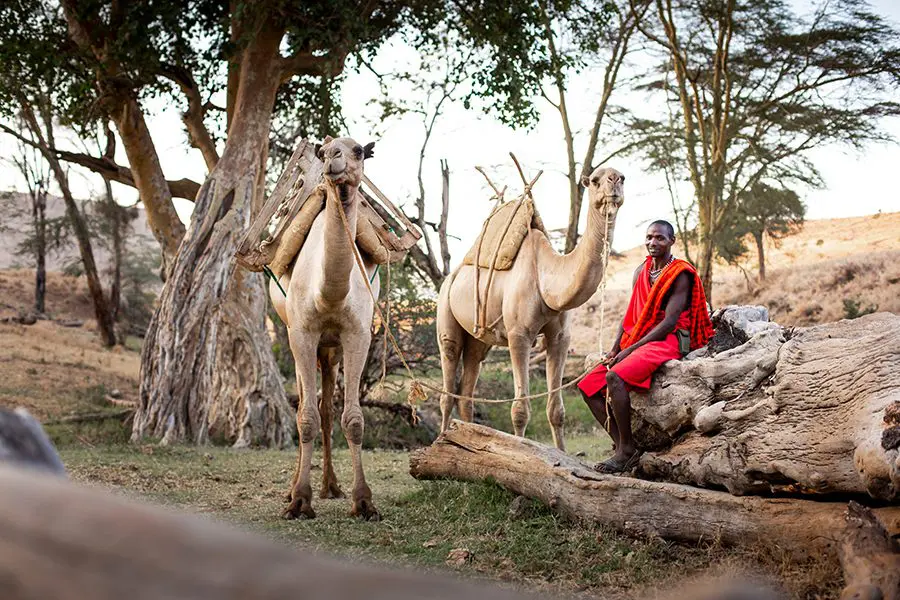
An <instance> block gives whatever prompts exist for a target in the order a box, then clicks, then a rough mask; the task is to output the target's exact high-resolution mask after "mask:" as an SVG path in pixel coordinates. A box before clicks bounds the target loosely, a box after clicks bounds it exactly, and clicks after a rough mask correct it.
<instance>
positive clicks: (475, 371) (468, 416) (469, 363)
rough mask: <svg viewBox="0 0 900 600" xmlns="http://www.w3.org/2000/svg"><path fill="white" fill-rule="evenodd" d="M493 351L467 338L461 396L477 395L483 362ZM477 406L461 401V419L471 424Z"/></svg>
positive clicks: (488, 346) (470, 337)
mask: <svg viewBox="0 0 900 600" xmlns="http://www.w3.org/2000/svg"><path fill="white" fill-rule="evenodd" d="M490 349H491V347H490V345H488V344H485V343H484V342H482V341H480V340H477V339H475V338H474V337H472V336H467V337H466V341H465V347H464V348H463V358H462V363H463V372H462V380H461V381H460V385H459V395H460V396H472V395H473V394H474V393H475V384H476V383H478V375H479V374H480V373H481V362H482V361H483V360H484V358H485V357H486V356H487V353H488V351H489V350H490ZM474 408H475V404H474V402H472V401H471V400H459V418H460V419H462V420H463V421H465V422H466V423H471V422H472V419H473V417H474V414H473V413H474Z"/></svg>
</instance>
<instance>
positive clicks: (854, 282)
mask: <svg viewBox="0 0 900 600" xmlns="http://www.w3.org/2000/svg"><path fill="white" fill-rule="evenodd" d="M898 231H900V213H880V214H877V215H871V216H867V217H852V218H846V219H821V220H813V221H807V222H806V224H805V225H804V227H803V229H801V230H800V231H799V232H798V233H796V234H794V235H792V236H789V237H787V238H785V239H783V240H781V241H780V242H778V243H777V244H776V243H774V242H772V241H771V240H767V243H766V270H767V275H768V276H767V279H766V281H765V282H763V283H758V282H757V281H756V273H757V268H758V265H757V260H756V253H755V251H753V252H751V254H750V255H749V256H748V258H747V259H746V260H745V261H744V263H742V264H741V265H740V266H730V265H726V264H724V263H719V264H717V265H716V267H715V270H714V272H713V273H714V274H713V283H714V285H713V304H714V305H715V306H722V305H725V304H762V305H765V306H768V307H769V311H770V316H771V318H772V320H774V321H777V322H778V323H781V324H782V325H810V324H813V323H824V322H828V321H836V320H839V319H842V318H844V317H845V316H846V315H847V314H848V311H850V312H852V310H854V307H856V310H865V309H867V308H874V307H876V306H877V310H879V311H888V312H895V313H900V235H898ZM675 255H676V256H679V257H682V256H683V249H682V248H681V246H680V245H679V246H678V247H676V250H675ZM645 256H646V250H645V249H644V248H643V247H642V246H639V247H636V248H632V249H630V250H628V251H626V252H624V253H622V254H621V255H620V256H617V257H614V258H613V259H612V260H610V265H609V270H608V272H607V279H606V294H605V295H601V294H600V290H598V292H597V293H596V294H594V296H593V297H592V298H591V299H590V300H589V301H588V302H587V303H586V304H585V305H584V306H582V307H580V308H579V309H577V310H575V311H574V314H573V318H572V323H573V327H572V350H573V351H574V352H576V353H579V354H584V353H587V352H594V351H596V350H597V349H598V345H599V344H598V342H599V331H600V322H601V319H600V315H601V312H603V313H604V318H603V331H604V336H603V337H604V346H608V345H609V344H610V343H611V341H612V338H613V337H614V335H615V331H616V328H617V327H618V323H619V320H620V319H621V318H622V314H623V313H624V311H625V305H626V302H627V299H628V294H629V293H630V288H631V282H632V277H633V274H634V269H635V268H636V267H637V265H639V264H640V263H641V261H642V260H643V259H644V257H645ZM742 269H743V271H742ZM745 273H746V275H745ZM601 297H603V298H605V302H603V303H601ZM845 301H847V302H848V303H849V304H848V305H847V306H845ZM603 307H605V310H603V311H601V308H603Z"/></svg>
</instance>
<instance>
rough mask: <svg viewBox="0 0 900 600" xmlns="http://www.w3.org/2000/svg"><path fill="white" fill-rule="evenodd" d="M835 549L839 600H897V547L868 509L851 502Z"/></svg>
mask: <svg viewBox="0 0 900 600" xmlns="http://www.w3.org/2000/svg"><path fill="white" fill-rule="evenodd" d="M846 518H847V529H846V531H845V532H844V538H843V540H842V542H841V545H840V547H839V554H840V559H841V567H842V568H843V569H844V583H845V587H844V591H843V593H841V600H851V599H867V598H871V599H876V598H879V599H881V600H900V546H898V544H897V542H896V540H893V539H891V536H890V535H889V534H888V532H887V530H886V529H885V527H884V524H883V523H881V522H880V521H879V520H878V518H877V517H876V516H875V515H874V514H873V513H872V511H871V510H869V509H868V508H866V507H864V506H862V505H860V504H857V503H856V502H851V503H850V505H849V506H848V507H847V516H846Z"/></svg>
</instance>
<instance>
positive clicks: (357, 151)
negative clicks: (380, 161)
mask: <svg viewBox="0 0 900 600" xmlns="http://www.w3.org/2000/svg"><path fill="white" fill-rule="evenodd" d="M362 155H363V149H362V146H356V147H354V148H353V156H355V157H356V158H357V159H360V158H362Z"/></svg>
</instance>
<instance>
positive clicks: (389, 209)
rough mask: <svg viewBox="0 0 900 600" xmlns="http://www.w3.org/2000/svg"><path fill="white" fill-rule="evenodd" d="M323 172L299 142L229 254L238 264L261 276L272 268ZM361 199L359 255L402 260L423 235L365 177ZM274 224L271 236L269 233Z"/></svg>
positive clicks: (305, 142)
mask: <svg viewBox="0 0 900 600" xmlns="http://www.w3.org/2000/svg"><path fill="white" fill-rule="evenodd" d="M324 166H325V165H324V164H323V163H322V161H321V160H320V159H319V158H318V157H317V156H316V150H315V146H314V144H312V143H311V142H310V141H309V139H307V138H303V139H302V140H300V142H299V143H298V144H297V148H296V149H295V150H294V153H293V155H291V158H290V160H289V161H288V164H287V166H286V167H285V169H284V171H283V172H282V173H281V176H280V177H279V178H278V181H277V183H276V184H275V189H274V190H273V191H272V194H271V195H270V196H269V198H268V199H267V200H266V202H265V204H264V205H263V207H262V209H261V210H260V211H259V214H257V216H256V218H255V219H254V220H253V222H252V223H251V224H250V227H249V228H247V231H246V232H244V235H243V236H242V237H241V239H240V241H239V243H238V248H237V251H236V252H235V253H234V258H235V260H236V261H237V263H238V264H240V265H241V266H242V267H244V268H246V269H248V270H250V271H262V270H264V268H265V267H266V265H268V264H269V263H270V262H272V260H273V259H274V258H275V252H276V251H277V249H278V246H279V244H280V243H281V240H282V238H283V236H284V233H285V231H286V230H287V228H288V226H289V225H290V223H291V221H293V220H294V218H295V217H296V216H297V214H298V213H299V212H300V209H301V208H302V207H303V205H304V203H306V201H307V199H308V198H309V196H310V194H311V193H312V192H313V190H314V189H315V188H316V186H317V185H318V184H319V183H320V182H321V181H322V178H323V172H324ZM364 188H365V189H364ZM360 193H361V195H362V198H361V199H360V208H359V217H358V218H359V219H360V221H359V226H358V229H360V230H361V231H360V233H359V234H358V235H357V244H359V245H360V249H361V250H363V251H364V252H366V254H368V255H369V256H370V257H371V258H372V259H373V260H374V261H375V262H378V263H385V262H397V261H399V260H401V259H402V258H403V257H404V256H406V252H407V251H408V250H409V249H410V248H411V247H413V246H414V245H415V244H416V242H418V241H419V239H420V238H421V237H422V232H421V231H419V229H418V227H416V226H415V224H413V223H412V222H411V221H410V220H409V219H407V218H406V215H405V214H404V213H403V211H401V210H400V209H398V208H397V207H396V206H394V204H393V203H392V202H391V201H390V200H389V199H388V198H387V196H385V195H384V194H383V193H382V192H381V190H379V189H378V188H377V187H376V186H375V184H373V183H372V181H371V180H370V179H369V178H368V177H366V176H365V175H363V178H362V184H361V185H360ZM273 221H274V230H272V231H271V232H270V231H269V227H270V226H271V225H272V224H273ZM363 230H369V232H371V231H372V230H374V232H375V233H376V235H377V237H378V240H379V242H380V243H379V244H378V245H377V247H375V246H373V245H372V243H371V240H370V239H369V240H368V243H366V240H364V239H362V238H366V236H364V235H361V234H362V232H363ZM368 238H371V236H368ZM368 238H367V239H368Z"/></svg>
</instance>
